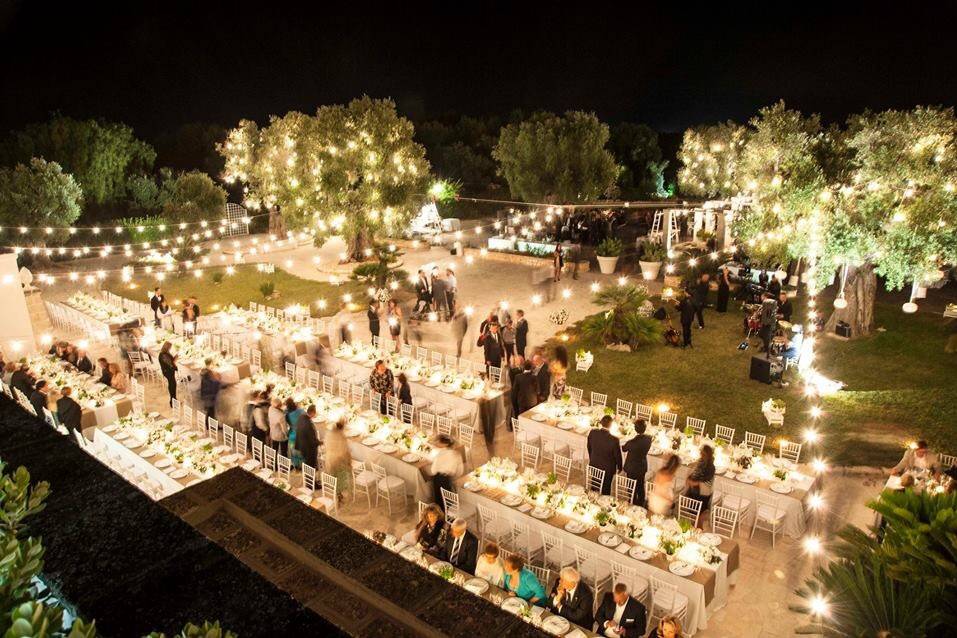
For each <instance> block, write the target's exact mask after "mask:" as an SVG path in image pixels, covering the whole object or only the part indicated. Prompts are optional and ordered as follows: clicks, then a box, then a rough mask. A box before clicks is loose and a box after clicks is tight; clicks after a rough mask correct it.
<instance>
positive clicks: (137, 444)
mask: <svg viewBox="0 0 957 638" xmlns="http://www.w3.org/2000/svg"><path fill="white" fill-rule="evenodd" d="M123 445H124V447H126V448H127V449H130V450H132V449H133V448H137V447H140V445H142V443H140V442H139V441H138V440H136V439H134V438H129V439H127V440H125V441H123Z"/></svg>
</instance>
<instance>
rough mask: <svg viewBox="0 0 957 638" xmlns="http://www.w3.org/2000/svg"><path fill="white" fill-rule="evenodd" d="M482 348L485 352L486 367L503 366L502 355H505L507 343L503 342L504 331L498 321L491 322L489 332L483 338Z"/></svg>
mask: <svg viewBox="0 0 957 638" xmlns="http://www.w3.org/2000/svg"><path fill="white" fill-rule="evenodd" d="M482 349H483V350H484V352H485V367H486V368H491V367H496V368H500V367H502V357H503V356H504V355H505V344H504V343H503V342H502V333H501V332H500V331H499V325H498V324H497V323H492V324H489V327H488V334H486V335H485V339H483V340H482Z"/></svg>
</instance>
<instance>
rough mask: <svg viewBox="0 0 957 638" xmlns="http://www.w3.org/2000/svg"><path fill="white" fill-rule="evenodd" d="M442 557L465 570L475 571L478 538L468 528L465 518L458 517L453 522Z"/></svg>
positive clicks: (443, 546)
mask: <svg viewBox="0 0 957 638" xmlns="http://www.w3.org/2000/svg"><path fill="white" fill-rule="evenodd" d="M441 558H442V560H445V561H448V562H450V563H452V565H454V566H455V567H458V568H459V569H461V570H462V571H464V572H468V573H469V574H474V573H475V560H476V559H477V558H478V539H477V538H475V534H473V533H472V532H470V531H469V530H468V523H466V522H465V519H464V518H457V519H455V521H453V522H452V525H451V526H450V528H449V534H448V535H446V537H445V543H444V544H443V545H442V550H441Z"/></svg>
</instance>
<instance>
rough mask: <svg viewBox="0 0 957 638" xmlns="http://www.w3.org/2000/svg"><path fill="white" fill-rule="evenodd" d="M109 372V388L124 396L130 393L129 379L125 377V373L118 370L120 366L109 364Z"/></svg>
mask: <svg viewBox="0 0 957 638" xmlns="http://www.w3.org/2000/svg"><path fill="white" fill-rule="evenodd" d="M109 371H110V387H111V388H113V389H114V390H116V391H117V392H119V393H120V394H126V393H127V392H129V391H130V379H129V377H127V376H126V373H125V372H123V371H122V370H120V366H119V365H117V364H115V363H111V364H110V365H109Z"/></svg>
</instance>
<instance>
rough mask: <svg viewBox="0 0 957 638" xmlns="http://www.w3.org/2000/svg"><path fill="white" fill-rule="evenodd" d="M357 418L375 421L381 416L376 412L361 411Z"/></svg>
mask: <svg viewBox="0 0 957 638" xmlns="http://www.w3.org/2000/svg"><path fill="white" fill-rule="evenodd" d="M359 416H362V417H365V418H367V419H377V418H379V417H380V416H382V415H381V414H379V413H378V412H376V411H375V410H363V411H362V412H361V413H360V414H359Z"/></svg>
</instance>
